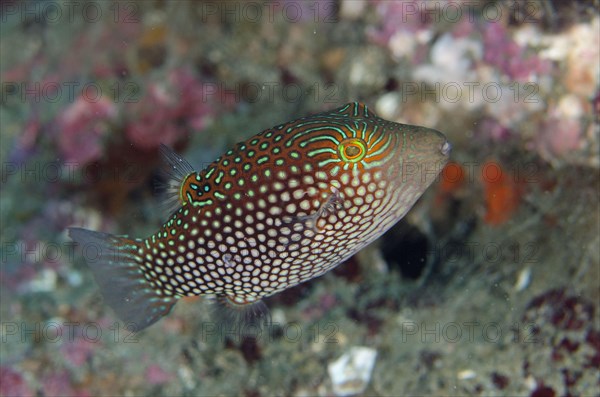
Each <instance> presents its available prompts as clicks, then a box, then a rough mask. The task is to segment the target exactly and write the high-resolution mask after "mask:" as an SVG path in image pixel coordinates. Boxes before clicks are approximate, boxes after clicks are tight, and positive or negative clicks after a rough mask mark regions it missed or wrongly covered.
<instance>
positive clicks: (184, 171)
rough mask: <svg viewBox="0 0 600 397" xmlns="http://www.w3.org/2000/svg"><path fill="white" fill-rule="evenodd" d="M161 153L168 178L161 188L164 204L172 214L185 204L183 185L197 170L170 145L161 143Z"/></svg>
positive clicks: (164, 170) (164, 173)
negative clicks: (182, 191)
mask: <svg viewBox="0 0 600 397" xmlns="http://www.w3.org/2000/svg"><path fill="white" fill-rule="evenodd" d="M160 154H161V155H162V159H163V162H164V167H163V175H164V177H165V179H166V181H165V182H164V186H162V189H161V190H163V195H164V198H163V205H164V207H165V209H166V210H168V211H169V214H170V213H172V212H173V211H175V210H176V209H177V208H179V207H181V206H182V205H183V203H184V200H183V199H182V197H181V185H182V184H183V183H184V181H185V180H186V178H187V177H188V176H189V175H190V174H193V173H194V172H195V170H194V168H193V167H192V166H191V165H190V163H188V162H187V160H186V159H184V158H183V157H181V156H179V155H178V154H177V153H175V152H174V151H173V149H171V148H170V147H168V146H165V145H163V144H161V145H160Z"/></svg>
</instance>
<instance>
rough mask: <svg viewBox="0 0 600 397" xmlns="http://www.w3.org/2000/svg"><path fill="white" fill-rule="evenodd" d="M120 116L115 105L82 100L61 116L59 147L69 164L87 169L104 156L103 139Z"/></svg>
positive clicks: (100, 99)
mask: <svg viewBox="0 0 600 397" xmlns="http://www.w3.org/2000/svg"><path fill="white" fill-rule="evenodd" d="M116 116H117V108H116V106H115V104H114V103H113V102H111V101H110V100H108V99H107V98H104V97H101V98H99V99H97V100H92V99H91V98H88V97H87V96H86V95H81V96H79V97H78V98H77V99H76V100H75V102H73V103H72V104H71V105H70V106H68V107H67V108H66V109H65V110H64V111H63V112H62V113H61V114H60V115H59V116H58V120H57V125H58V146H59V149H60V151H61V153H62V154H63V156H64V157H65V161H66V162H71V163H75V164H76V165H78V166H83V165H85V164H88V163H90V162H92V161H94V160H97V159H98V158H100V157H101V156H102V150H103V146H102V139H103V138H104V137H105V136H106V135H107V133H108V132H109V126H110V123H111V122H112V121H113V120H114V119H115V118H116Z"/></svg>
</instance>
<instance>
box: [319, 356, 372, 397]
mask: <svg viewBox="0 0 600 397" xmlns="http://www.w3.org/2000/svg"><path fill="white" fill-rule="evenodd" d="M376 358H377V351H376V350H375V349H371V348H369V347H362V346H354V347H351V348H350V349H349V350H348V351H347V352H346V353H344V354H343V355H342V356H341V357H340V358H339V359H337V360H336V361H334V362H332V363H329V365H328V366H327V370H328V372H329V377H330V378H331V383H332V384H333V393H334V394H335V395H336V396H339V397H344V396H352V395H356V394H360V393H362V392H364V391H365V389H366V388H367V385H368V384H369V382H370V380H371V372H372V371H373V367H374V366H375V359H376Z"/></svg>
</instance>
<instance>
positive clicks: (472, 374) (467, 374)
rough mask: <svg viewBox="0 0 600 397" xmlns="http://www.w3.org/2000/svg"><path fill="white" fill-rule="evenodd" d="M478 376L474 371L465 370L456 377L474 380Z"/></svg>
mask: <svg viewBox="0 0 600 397" xmlns="http://www.w3.org/2000/svg"><path fill="white" fill-rule="evenodd" d="M476 376H477V374H476V373H475V371H473V370H472V369H463V370H462V371H459V372H458V373H457V374H456V377H457V378H458V379H460V380H467V379H473V378H475V377H476Z"/></svg>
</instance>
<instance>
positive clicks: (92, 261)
mask: <svg viewBox="0 0 600 397" xmlns="http://www.w3.org/2000/svg"><path fill="white" fill-rule="evenodd" d="M69 236H70V237H71V239H72V240H73V241H75V242H76V243H77V244H79V245H80V246H81V249H82V253H83V256H84V258H85V260H86V262H87V264H88V266H89V268H90V269H91V270H92V273H93V274H94V278H95V279H96V282H97V283H98V285H99V286H100V290H101V292H102V295H103V296H104V300H105V301H106V303H108V305H109V306H110V307H112V309H113V310H114V311H115V312H116V313H117V315H118V316H119V318H120V319H121V320H123V321H124V322H125V323H126V327H127V328H128V329H129V330H131V331H132V332H138V331H141V330H142V329H144V328H146V327H148V326H149V325H151V324H154V323H155V322H156V321H158V320H159V319H160V318H161V317H163V316H165V315H167V314H168V313H169V312H170V311H171V308H172V307H173V305H174V304H175V299H173V298H172V297H166V296H163V295H161V294H160V293H159V292H157V291H156V290H155V289H154V288H153V287H152V285H151V284H150V283H149V282H148V281H147V280H146V278H145V277H144V273H143V270H142V268H141V267H140V264H141V260H142V258H141V256H140V255H138V249H139V248H140V245H139V243H137V242H136V241H134V240H130V239H126V238H122V237H117V236H113V235H111V234H106V233H100V232H94V231H91V230H86V229H80V228H69Z"/></svg>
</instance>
